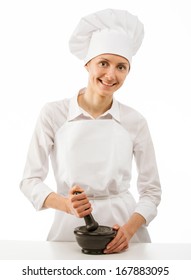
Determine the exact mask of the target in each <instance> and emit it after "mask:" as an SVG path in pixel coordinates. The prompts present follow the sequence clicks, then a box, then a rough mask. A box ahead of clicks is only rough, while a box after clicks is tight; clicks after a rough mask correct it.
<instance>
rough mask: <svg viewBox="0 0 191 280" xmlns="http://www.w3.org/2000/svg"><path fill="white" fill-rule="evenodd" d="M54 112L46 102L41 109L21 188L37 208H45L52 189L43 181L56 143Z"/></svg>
mask: <svg viewBox="0 0 191 280" xmlns="http://www.w3.org/2000/svg"><path fill="white" fill-rule="evenodd" d="M52 116H53V114H52V113H51V112H50V108H49V105H48V104H46V105H45V106H44V107H43V109H42V110H41V113H40V116H39V118H38V120H37V124H36V127H35V131H34V133H33V136H32V140H31V143H30V146H29V150H28V155H27V160H26V165H25V169H24V174H23V179H22V181H21V183H20V189H21V191H22V192H23V193H24V195H25V196H26V197H27V198H28V199H29V201H30V202H31V203H32V204H33V206H34V207H35V209H36V210H41V209H43V207H42V206H43V202H44V200H45V198H46V197H47V196H48V195H49V194H50V193H51V192H52V190H51V189H50V188H49V187H48V186H47V185H46V184H45V183H44V182H43V181H44V180H45V178H46V176H47V174H48V169H49V154H50V152H51V149H52V148H53V145H54V129H53V117H52Z"/></svg>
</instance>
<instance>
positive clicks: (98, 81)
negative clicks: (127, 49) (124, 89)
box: [85, 54, 129, 96]
mask: <svg viewBox="0 0 191 280" xmlns="http://www.w3.org/2000/svg"><path fill="white" fill-rule="evenodd" d="M85 67H86V69H87V70H88V72H89V82H88V87H87V90H88V91H91V92H93V93H97V94H99V95H102V96H112V95H113V93H114V92H115V91H116V90H118V89H119V88H120V87H121V86H122V84H123V83H124V81H125V78H126V76H127V74H128V72H129V62H128V60H127V59H126V58H124V57H122V56H119V55H114V54H102V55H99V56H96V57H95V58H93V59H92V60H90V61H89V62H88V63H87V65H86V66H85Z"/></svg>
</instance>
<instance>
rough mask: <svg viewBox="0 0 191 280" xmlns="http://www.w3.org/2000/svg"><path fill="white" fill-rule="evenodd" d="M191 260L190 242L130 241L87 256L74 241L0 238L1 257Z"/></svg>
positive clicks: (31, 258) (13, 258)
mask: <svg viewBox="0 0 191 280" xmlns="http://www.w3.org/2000/svg"><path fill="white" fill-rule="evenodd" d="M100 259H101V260H116V259H117V260H191V243H190V244H186V243H182V244H180V243H177V244H173V243H172V244H171V243H166V244H165V243H131V244H130V245H129V248H128V250H126V251H125V252H121V253H118V254H110V255H108V254H104V255H87V254H83V253H82V252H81V248H80V247H79V245H78V244H77V243H76V242H48V241H19V240H15V241H14V240H0V260H100Z"/></svg>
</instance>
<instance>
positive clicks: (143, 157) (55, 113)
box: [20, 91, 161, 242]
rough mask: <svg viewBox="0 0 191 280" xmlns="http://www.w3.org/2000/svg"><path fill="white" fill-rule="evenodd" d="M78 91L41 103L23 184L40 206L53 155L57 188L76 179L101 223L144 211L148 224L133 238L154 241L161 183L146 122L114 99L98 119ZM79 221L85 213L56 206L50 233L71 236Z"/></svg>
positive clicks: (54, 237)
mask: <svg viewBox="0 0 191 280" xmlns="http://www.w3.org/2000/svg"><path fill="white" fill-rule="evenodd" d="M79 94H83V91H80V92H79ZM77 96H78V95H75V96H74V97H73V98H70V99H64V100H61V101H56V102H50V103H47V104H46V105H45V106H44V107H43V108H42V111H41V113H40V116H39V118H38V121H37V124H36V128H35V131H34V134H33V137H32V140H31V144H30V147H29V151H28V156H27V161H26V166H25V170H24V175H23V179H22V181H21V184H20V188H21V190H22V192H23V193H24V194H25V195H26V197H27V198H28V199H29V200H30V201H31V203H32V204H33V205H34V207H35V208H36V209H37V210H41V209H43V203H44V200H45V199H46V197H47V196H48V195H49V194H50V193H51V192H53V189H52V188H51V187H49V186H47V185H46V184H45V183H44V180H45V178H46V176H47V174H48V170H49V158H50V159H51V163H52V168H53V171H54V176H55V181H56V184H57V192H58V193H60V194H62V195H64V196H67V195H68V192H69V189H70V188H71V187H72V186H74V185H75V184H78V185H80V186H81V187H83V188H84V190H85V192H86V194H87V196H88V197H89V200H90V202H91V204H92V208H93V212H92V214H93V216H94V218H95V219H96V220H97V221H98V223H99V224H100V225H107V226H113V225H114V224H116V223H117V224H119V225H123V224H124V223H126V222H127V221H128V219H129V217H130V216H131V215H132V213H133V212H137V213H139V214H141V215H142V216H143V217H144V218H145V219H146V225H144V226H142V227H141V228H140V229H139V230H138V231H137V233H136V234H135V235H134V236H133V238H132V239H131V242H150V237H149V234H148V231H147V225H148V224H149V223H150V222H151V221H152V220H153V218H154V217H155V216H156V215H157V206H158V204H159V202H160V199H161V188H160V182H159V176H158V171H157V165H156V160H155V153H154V148H153V144H152V140H151V136H150V133H149V129H148V126H147V122H146V120H145V118H144V117H143V116H142V115H141V114H140V113H138V112H137V111H136V110H134V109H132V108H130V107H128V106H126V105H124V104H122V103H120V102H118V101H117V100H116V99H113V103H112V106H111V108H110V109H109V110H108V111H107V112H105V113H104V114H103V115H101V116H99V117H98V118H96V119H94V118H92V117H91V116H90V115H89V114H88V113H87V112H85V111H84V110H83V109H82V108H81V107H79V105H78V101H77ZM133 157H134V159H135V161H136V166H137V170H138V178H137V188H138V192H139V200H138V201H137V202H136V201H135V199H134V198H133V196H132V195H131V193H130V191H129V188H130V181H131V168H132V159H133ZM80 225H84V219H80V218H77V217H76V216H74V215H71V214H67V213H65V212H62V211H55V218H54V221H53V224H52V227H51V229H50V232H49V235H48V238H47V239H48V240H51V241H73V240H75V237H74V234H73V230H74V228H75V227H77V226H80Z"/></svg>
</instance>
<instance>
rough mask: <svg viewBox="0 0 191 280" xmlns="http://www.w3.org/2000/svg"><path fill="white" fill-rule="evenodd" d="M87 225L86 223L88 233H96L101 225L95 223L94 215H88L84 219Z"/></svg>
mask: <svg viewBox="0 0 191 280" xmlns="http://www.w3.org/2000/svg"><path fill="white" fill-rule="evenodd" d="M80 193H81V192H75V194H80ZM84 220H85V223H86V229H87V231H94V230H96V229H97V228H98V226H99V224H98V223H97V222H96V221H95V219H94V217H93V216H92V214H89V215H86V216H85V217H84Z"/></svg>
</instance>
